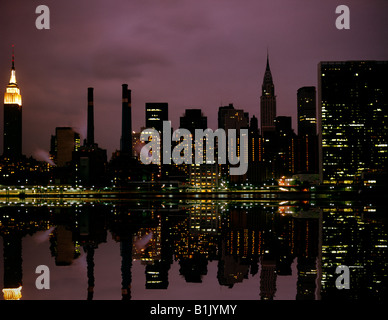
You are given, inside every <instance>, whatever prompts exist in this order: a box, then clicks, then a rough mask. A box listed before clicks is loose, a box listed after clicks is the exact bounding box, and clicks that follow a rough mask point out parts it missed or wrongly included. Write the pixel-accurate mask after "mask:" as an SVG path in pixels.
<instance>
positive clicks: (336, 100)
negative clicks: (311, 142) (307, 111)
mask: <svg viewBox="0 0 388 320" xmlns="http://www.w3.org/2000/svg"><path fill="white" fill-rule="evenodd" d="M387 74H388V61H342V62H321V63H319V65H318V131H319V133H318V134H319V152H320V155H319V167H320V178H321V181H323V182H341V181H342V182H345V181H354V180H355V179H357V177H359V176H360V175H361V173H363V172H368V171H369V172H370V171H376V170H385V171H386V170H387V159H388V81H387Z"/></svg>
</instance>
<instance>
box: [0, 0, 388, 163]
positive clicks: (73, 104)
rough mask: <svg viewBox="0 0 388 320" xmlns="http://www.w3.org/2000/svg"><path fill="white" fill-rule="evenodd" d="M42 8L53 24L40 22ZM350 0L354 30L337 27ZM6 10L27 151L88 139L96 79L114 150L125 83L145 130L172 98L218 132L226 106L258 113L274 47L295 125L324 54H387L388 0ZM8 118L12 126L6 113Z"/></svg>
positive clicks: (6, 71)
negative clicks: (148, 110)
mask: <svg viewBox="0 0 388 320" xmlns="http://www.w3.org/2000/svg"><path fill="white" fill-rule="evenodd" d="M42 4H43V5H47V6H48V7H49V9H50V30H38V29H37V28H36V27H35V20H36V18H37V17H38V14H36V13H35V9H36V7H37V6H38V5H42ZM341 4H343V5H347V6H349V9H350V30H338V29H336V27H335V20H336V18H337V16H338V14H336V13H335V9H336V7H337V6H338V5H341ZM0 14H1V17H0V30H1V31H0V33H1V42H0V81H1V83H2V89H1V90H2V91H3V93H4V92H5V89H6V86H7V84H8V81H9V77H10V68H11V54H12V45H15V67H16V77H17V81H18V84H19V87H20V90H21V94H22V98H23V153H24V154H26V155H27V156H30V155H36V152H37V151H38V150H46V151H48V150H49V147H50V136H51V135H52V134H54V133H55V128H56V127H60V126H71V127H74V128H75V130H77V131H79V132H80V133H81V135H82V137H84V134H85V132H86V110H87V88H88V87H94V101H95V110H94V113H95V140H96V142H97V143H98V144H99V146H100V147H102V148H104V149H107V151H108V157H109V158H110V156H111V153H112V152H113V151H114V150H116V149H118V148H119V146H120V135H121V84H123V83H127V84H128V87H129V88H130V89H131V90H132V117H133V129H134V130H136V131H138V130H140V128H141V127H142V126H144V124H145V103H146V102H158V101H160V102H168V104H169V118H170V120H171V121H172V124H173V127H174V128H178V126H179V117H180V116H182V115H183V113H184V110H185V109H186V108H201V109H202V110H203V112H204V115H205V116H207V117H208V126H209V127H210V128H212V129H216V125H217V112H218V107H219V106H220V105H227V104H229V103H233V104H234V105H235V107H236V108H239V109H243V110H244V111H246V112H249V115H250V116H252V115H256V116H257V117H258V118H259V119H260V117H259V113H260V95H261V84H262V81H263V76H264V71H265V64H266V55H267V49H268V50H269V57H270V66H271V71H272V75H273V80H274V84H275V93H276V95H277V115H286V116H292V118H293V127H294V129H295V131H296V92H297V90H298V88H300V87H303V86H316V85H317V65H318V63H319V62H320V61H327V60H388V41H387V39H388V1H386V0H352V1H338V0H337V1H334V0H327V1H320V0H196V1H194V0H141V1H140V0H114V1H106V0H94V1H91V0H83V1H75V0H66V1H65V0H62V1H60V0H40V1H36V0H28V1H26V0H17V1H5V0H2V1H1V3H0ZM0 123H1V132H3V111H2V112H0ZM0 150H1V152H2V150H3V140H2V139H0Z"/></svg>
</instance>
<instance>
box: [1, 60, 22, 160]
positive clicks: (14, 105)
mask: <svg viewBox="0 0 388 320" xmlns="http://www.w3.org/2000/svg"><path fill="white" fill-rule="evenodd" d="M3 156H4V157H6V158H11V159H18V158H20V157H21V156H22V96H21V94H20V89H19V87H18V85H17V82H16V71H15V59H14V53H13V52H12V69H11V78H10V80H9V84H8V86H7V89H6V91H5V94H4V151H3Z"/></svg>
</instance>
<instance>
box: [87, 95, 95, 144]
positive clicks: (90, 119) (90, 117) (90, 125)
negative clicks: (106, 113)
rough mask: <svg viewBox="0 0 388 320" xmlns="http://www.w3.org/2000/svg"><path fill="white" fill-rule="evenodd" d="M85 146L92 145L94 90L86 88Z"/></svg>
mask: <svg viewBox="0 0 388 320" xmlns="http://www.w3.org/2000/svg"><path fill="white" fill-rule="evenodd" d="M86 145H88V146H93V145H94V88H88V128H87V138H86Z"/></svg>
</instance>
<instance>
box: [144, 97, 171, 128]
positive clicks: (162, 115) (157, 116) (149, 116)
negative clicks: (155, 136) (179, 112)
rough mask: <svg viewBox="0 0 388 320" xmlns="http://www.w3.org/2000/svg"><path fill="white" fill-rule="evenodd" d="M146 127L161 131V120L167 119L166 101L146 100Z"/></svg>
mask: <svg viewBox="0 0 388 320" xmlns="http://www.w3.org/2000/svg"><path fill="white" fill-rule="evenodd" d="M145 107H146V128H154V129H156V130H158V131H159V132H162V131H163V121H168V103H167V102H146V105H145Z"/></svg>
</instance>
